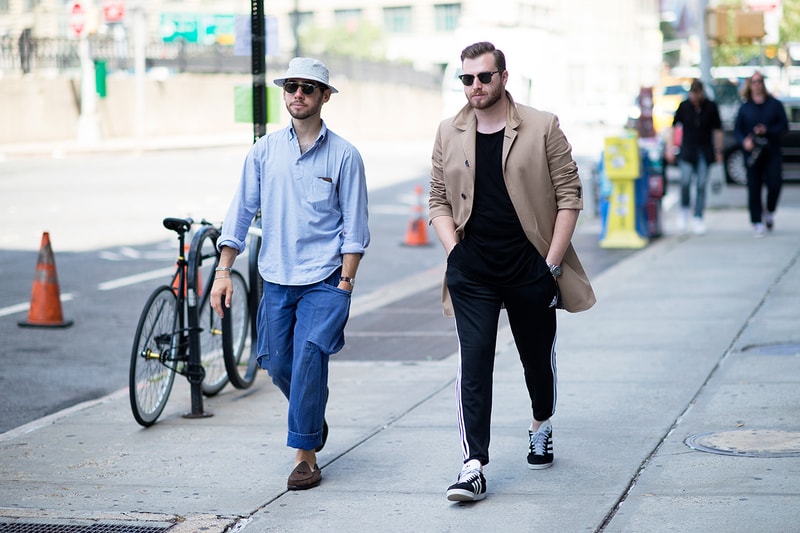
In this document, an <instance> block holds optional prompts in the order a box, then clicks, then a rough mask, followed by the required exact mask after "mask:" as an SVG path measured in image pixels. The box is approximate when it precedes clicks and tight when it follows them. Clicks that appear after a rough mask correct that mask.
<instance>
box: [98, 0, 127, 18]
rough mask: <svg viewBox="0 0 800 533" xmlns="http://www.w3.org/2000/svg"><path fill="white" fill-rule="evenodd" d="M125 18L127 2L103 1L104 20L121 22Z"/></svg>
mask: <svg viewBox="0 0 800 533" xmlns="http://www.w3.org/2000/svg"><path fill="white" fill-rule="evenodd" d="M124 17H125V0H103V20H105V21H106V22H120V21H122V19H123V18H124Z"/></svg>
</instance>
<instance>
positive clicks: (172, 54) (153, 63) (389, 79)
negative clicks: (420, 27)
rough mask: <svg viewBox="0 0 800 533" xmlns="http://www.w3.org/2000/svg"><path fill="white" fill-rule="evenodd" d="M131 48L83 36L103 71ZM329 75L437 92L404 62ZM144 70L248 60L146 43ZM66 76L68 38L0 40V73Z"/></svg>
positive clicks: (279, 62) (228, 67)
mask: <svg viewBox="0 0 800 533" xmlns="http://www.w3.org/2000/svg"><path fill="white" fill-rule="evenodd" d="M134 54H135V50H134V44H133V43H132V42H128V41H125V40H122V41H121V40H118V39H115V38H114V37H113V36H102V35H92V36H90V37H89V55H90V57H91V58H92V59H93V60H94V61H104V62H105V63H106V72H109V73H111V72H114V71H120V70H121V71H126V70H132V69H133V68H134V66H135V55H134ZM321 59H322V60H323V61H325V62H326V63H327V64H328V65H329V67H330V68H331V71H332V72H335V73H336V74H337V75H345V76H347V77H348V78H350V79H356V80H359V79H360V80H370V81H378V82H383V83H390V84H399V85H412V86H417V87H424V88H433V87H437V86H438V85H439V84H440V82H441V75H439V74H437V73H433V72H422V71H418V70H415V69H414V68H413V67H412V66H411V65H408V64H405V63H387V62H378V61H366V60H361V59H357V58H350V57H341V56H328V57H322V58H321ZM287 61H288V58H284V59H271V60H270V61H269V63H270V67H272V68H279V69H283V68H285V67H286V64H287ZM145 67H146V68H147V69H152V68H155V67H162V68H165V69H167V70H169V71H170V72H192V73H204V74H221V73H242V74H246V73H250V72H251V68H252V65H251V61H250V57H249V56H236V55H234V53H233V47H232V46H225V45H219V44H212V45H205V44H198V43H189V42H186V41H182V40H179V41H173V42H168V43H165V42H151V43H149V44H147V46H146V47H145ZM53 69H55V70H58V71H59V72H69V71H72V70H76V69H80V56H79V42H78V40H76V39H74V38H49V37H48V38H38V37H31V35H30V33H29V32H23V33H22V34H21V35H20V36H19V37H10V36H3V37H0V73H12V72H22V73H29V72H34V71H38V70H53Z"/></svg>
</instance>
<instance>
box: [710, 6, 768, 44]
mask: <svg viewBox="0 0 800 533" xmlns="http://www.w3.org/2000/svg"><path fill="white" fill-rule="evenodd" d="M731 22H733V24H731ZM705 29H706V38H708V40H710V41H713V42H715V43H716V44H726V43H731V42H735V43H749V42H751V41H754V40H758V39H761V38H762V37H764V36H765V35H766V34H767V32H766V31H764V12H763V11H743V10H741V9H732V8H730V7H724V6H718V7H714V8H708V9H707V10H706V17H705ZM731 30H733V31H731ZM731 34H733V35H731Z"/></svg>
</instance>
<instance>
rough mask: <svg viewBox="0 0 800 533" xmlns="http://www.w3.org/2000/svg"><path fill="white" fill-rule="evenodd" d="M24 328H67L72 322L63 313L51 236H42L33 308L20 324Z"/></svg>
mask: <svg viewBox="0 0 800 533" xmlns="http://www.w3.org/2000/svg"><path fill="white" fill-rule="evenodd" d="M19 325H20V326H22V327H46V328H66V327H69V326H71V325H72V320H68V321H65V320H64V316H63V314H62V313H61V295H60V294H59V289H58V276H57V275H56V260H55V258H54V257H53V249H52V248H51V247H50V234H49V233H47V232H44V234H42V245H41V247H40V248H39V258H38V260H37V262H36V274H35V276H34V277H33V289H32V290H31V307H30V310H29V311H28V320H27V321H25V322H20V323H19Z"/></svg>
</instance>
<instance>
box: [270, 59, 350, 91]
mask: <svg viewBox="0 0 800 533" xmlns="http://www.w3.org/2000/svg"><path fill="white" fill-rule="evenodd" d="M290 78H300V79H304V80H311V81H318V82H320V83H322V84H324V85H326V86H327V87H328V88H329V89H330V90H331V92H332V93H338V92H339V91H337V90H336V88H335V87H334V86H333V85H331V84H330V83H329V82H328V67H326V66H325V63H323V62H322V61H320V60H319V59H312V58H310V57H295V58H294V59H292V60H291V61H289V68H288V69H287V70H286V74H285V75H284V76H283V77H280V78H275V79H274V80H272V81H273V83H275V85H277V86H279V87H283V84H284V83H286V80H288V79H290Z"/></svg>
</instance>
